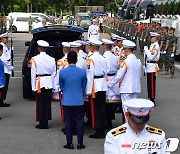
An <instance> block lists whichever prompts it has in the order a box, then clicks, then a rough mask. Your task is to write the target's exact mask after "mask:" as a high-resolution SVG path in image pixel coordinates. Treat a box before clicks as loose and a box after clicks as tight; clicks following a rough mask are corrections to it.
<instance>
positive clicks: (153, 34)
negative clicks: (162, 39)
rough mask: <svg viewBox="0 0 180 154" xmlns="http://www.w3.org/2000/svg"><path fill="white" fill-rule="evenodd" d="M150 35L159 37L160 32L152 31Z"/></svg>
mask: <svg viewBox="0 0 180 154" xmlns="http://www.w3.org/2000/svg"><path fill="white" fill-rule="evenodd" d="M150 36H151V37H158V36H159V34H158V33H155V32H150Z"/></svg>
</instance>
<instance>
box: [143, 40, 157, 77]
mask: <svg viewBox="0 0 180 154" xmlns="http://www.w3.org/2000/svg"><path fill="white" fill-rule="evenodd" d="M153 48H156V50H157V53H155V54H152V53H151V50H152V49H153ZM159 57H160V47H159V44H158V42H155V43H151V45H150V48H149V49H148V48H147V47H145V48H144V63H145V72H147V73H151V72H156V71H157V69H158V64H157V63H154V62H158V60H159Z"/></svg>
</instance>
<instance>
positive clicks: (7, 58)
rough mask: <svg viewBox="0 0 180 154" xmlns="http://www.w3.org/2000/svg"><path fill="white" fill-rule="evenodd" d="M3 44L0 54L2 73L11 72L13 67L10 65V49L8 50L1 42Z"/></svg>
mask: <svg viewBox="0 0 180 154" xmlns="http://www.w3.org/2000/svg"><path fill="white" fill-rule="evenodd" d="M1 44H2V45H3V54H2V56H1V60H2V62H3V64H4V73H7V74H11V71H12V69H13V67H12V65H11V50H8V48H7V46H6V45H5V44H4V43H2V42H1Z"/></svg>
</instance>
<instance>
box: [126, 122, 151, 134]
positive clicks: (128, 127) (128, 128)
mask: <svg viewBox="0 0 180 154" xmlns="http://www.w3.org/2000/svg"><path fill="white" fill-rule="evenodd" d="M147 126H148V125H147V124H146V125H145V127H144V129H143V130H142V131H141V132H139V133H136V132H135V131H134V130H133V129H132V128H131V127H130V126H129V124H128V122H127V123H126V127H127V130H129V131H130V132H131V133H132V134H134V135H135V136H137V137H139V136H141V135H142V134H143V133H144V132H145V131H146V127H147Z"/></svg>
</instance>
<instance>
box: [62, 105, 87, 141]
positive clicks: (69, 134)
mask: <svg viewBox="0 0 180 154" xmlns="http://www.w3.org/2000/svg"><path fill="white" fill-rule="evenodd" d="M63 107H64V114H65V129H66V139H67V144H72V140H73V121H75V124H76V125H75V126H76V129H77V140H78V144H81V143H83V134H84V105H81V106H63Z"/></svg>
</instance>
